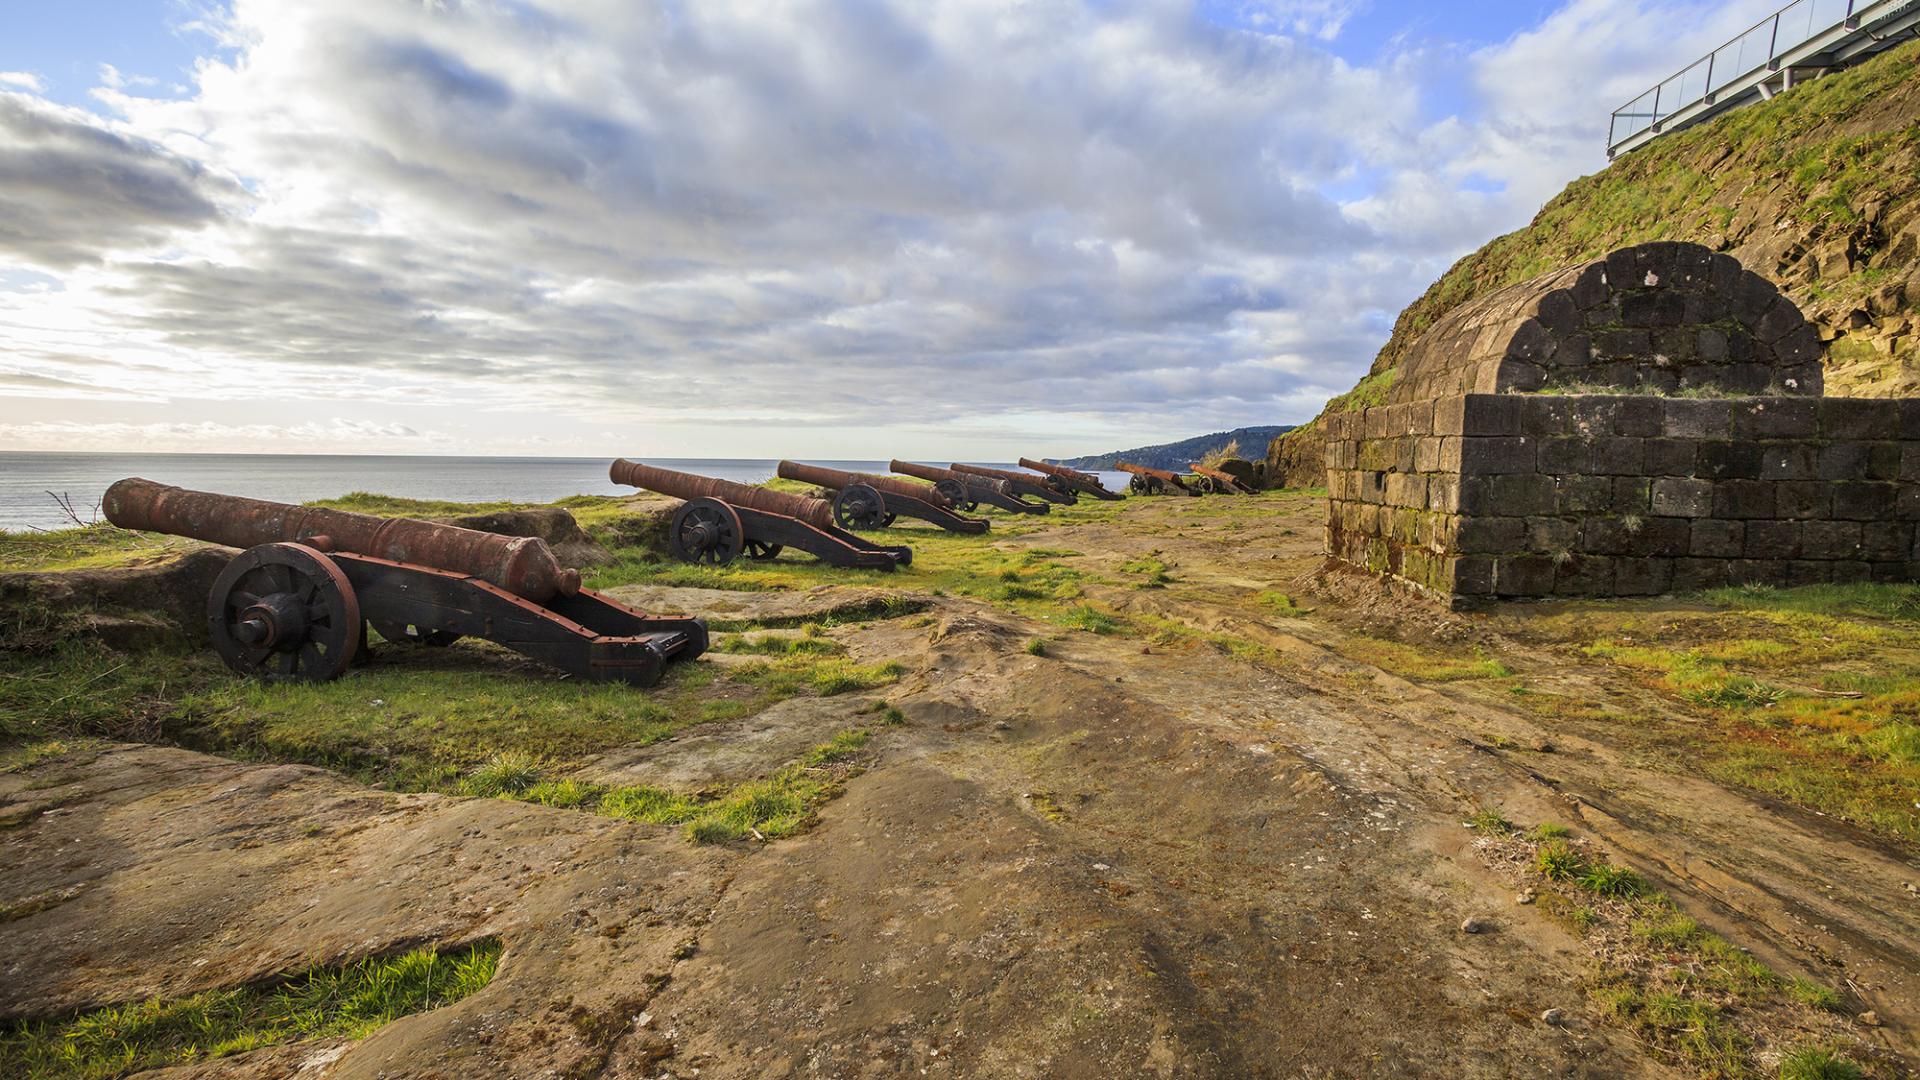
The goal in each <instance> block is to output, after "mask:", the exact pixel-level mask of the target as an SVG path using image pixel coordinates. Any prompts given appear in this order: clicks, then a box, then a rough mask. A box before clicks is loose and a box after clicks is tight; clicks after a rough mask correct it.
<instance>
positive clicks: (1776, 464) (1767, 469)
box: [1760, 442, 1821, 480]
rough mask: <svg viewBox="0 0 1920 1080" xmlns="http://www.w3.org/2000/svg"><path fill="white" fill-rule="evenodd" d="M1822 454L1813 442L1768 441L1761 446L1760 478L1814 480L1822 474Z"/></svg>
mask: <svg viewBox="0 0 1920 1080" xmlns="http://www.w3.org/2000/svg"><path fill="white" fill-rule="evenodd" d="M1820 454H1821V448H1820V447H1819V446H1817V445H1815V444H1813V443H1807V442H1776V443H1767V444H1766V445H1764V446H1762V447H1761V448H1760V479H1762V480H1812V479H1814V478H1815V477H1817V476H1819V475H1820V472H1819V468H1820Z"/></svg>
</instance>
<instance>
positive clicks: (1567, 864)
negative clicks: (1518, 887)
mask: <svg viewBox="0 0 1920 1080" xmlns="http://www.w3.org/2000/svg"><path fill="white" fill-rule="evenodd" d="M1533 869H1534V872H1535V873H1537V874H1539V875H1540V876H1541V877H1544V878H1546V879H1547V880H1548V881H1575V880H1578V879H1579V878H1580V877H1581V876H1582V875H1584V874H1585V873H1586V872H1587V860H1586V857H1585V856H1583V855H1581V854H1580V853H1579V852H1578V851H1576V850H1574V848H1572V847H1571V846H1569V845H1568V844H1567V843H1565V842H1564V841H1559V840H1553V841H1548V842H1547V843H1545V844H1542V845H1541V846H1540V850H1539V851H1537V852H1535V853H1534V856H1533Z"/></svg>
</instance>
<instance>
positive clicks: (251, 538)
mask: <svg viewBox="0 0 1920 1080" xmlns="http://www.w3.org/2000/svg"><path fill="white" fill-rule="evenodd" d="M103 507H104V509H105V511H106V515H107V520H108V521H111V522H112V523H113V524H115V525H118V526H119V527H121V528H123V529H139V530H143V531H147V532H163V533H171V534H172V535H175V536H185V537H190V538H192V539H195V540H205V541H207V542H209V543H214V544H224V545H227V546H229V547H238V548H244V549H245V550H243V551H242V552H241V553H240V554H239V555H236V556H235V557H234V559H233V561H232V562H230V563H228V564H227V566H226V568H225V569H224V570H222V571H221V572H220V575H219V576H218V577H217V578H216V579H215V580H214V583H213V588H212V590H211V591H210V592H209V593H208V596H207V627H208V630H209V631H210V633H211V636H212V638H213V648H214V651H215V652H217V653H218V654H219V655H220V658H221V659H222V660H224V661H225V662H226V664H227V666H228V667H230V668H232V669H233V670H234V671H237V672H239V673H240V674H242V675H250V676H254V677H256V678H259V679H263V680H266V681H269V682H326V681H328V680H330V679H336V678H339V677H340V676H341V675H344V674H346V672H347V669H348V668H349V667H350V666H352V665H353V663H354V662H355V661H356V659H359V658H361V657H363V656H364V655H365V651H364V650H365V649H366V628H367V625H368V624H371V625H372V627H373V629H375V630H377V631H379V633H380V636H381V637H383V638H386V639H387V640H388V641H390V642H393V643H395V644H398V645H450V644H452V643H453V642H455V641H457V640H459V639H460V638H462V637H477V638H484V639H486V640H488V641H492V642H494V643H496V644H499V645H504V646H506V647H507V648H509V649H512V650H514V651H515V652H518V653H520V654H522V655H524V656H528V657H531V658H533V659H535V660H539V661H541V662H543V663H546V664H549V665H551V666H553V667H556V668H559V669H560V670H562V671H565V672H567V673H568V674H570V675H575V676H578V677H580V678H584V679H588V680H592V681H594V682H605V681H611V680H618V681H621V682H626V683H631V684H633V685H636V686H652V685H653V684H655V683H657V682H659V681H660V678H661V676H662V675H663V674H665V672H666V666H667V664H668V663H669V662H670V661H679V660H691V659H693V658H694V657H697V656H699V655H700V654H701V653H703V652H705V651H706V649H707V626H706V624H705V623H704V622H702V621H700V620H699V619H690V618H684V617H680V616H654V615H646V614H643V613H641V612H638V611H635V610H633V609H632V608H629V607H626V606H625V605H622V604H619V603H615V602H614V601H612V600H609V599H607V598H606V597H604V596H601V595H600V594H599V593H596V592H594V591H593V590H591V589H583V588H581V587H580V572H579V571H578V570H571V569H566V568H563V567H562V566H560V564H559V563H558V562H557V561H555V559H554V557H553V552H552V551H551V550H550V549H549V548H548V547H547V544H546V541H544V540H540V539H538V538H534V537H516V536H498V535H495V534H493V533H484V532H479V531H476V530H474V529H462V528H459V527H457V526H454V525H439V524H435V523H433V522H430V521H419V520H415V519H412V518H380V517H374V516H372V515H370V514H355V513H349V512H347V511H344V510H326V509H321V508H319V507H311V506H291V505H288V504H286V503H276V502H266V501H263V500H260V499H245V498H239V497H237V496H231V495H216V494H212V493H209V492H204V491H188V490H186V489H184V488H177V487H170V486H168V485H166V484H156V483H154V482H153V481H151V480H141V479H138V478H129V479H126V480H121V481H119V482H118V483H115V484H114V485H113V486H112V487H110V488H108V489H107V494H106V498H105V499H104V500H103Z"/></svg>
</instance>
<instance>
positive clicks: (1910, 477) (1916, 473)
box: [1900, 442, 1920, 484]
mask: <svg viewBox="0 0 1920 1080" xmlns="http://www.w3.org/2000/svg"><path fill="white" fill-rule="evenodd" d="M1900 479H1901V480H1904V481H1906V482H1907V483H1910V484H1911V483H1920V443H1916V442H1902V443H1901V444H1900Z"/></svg>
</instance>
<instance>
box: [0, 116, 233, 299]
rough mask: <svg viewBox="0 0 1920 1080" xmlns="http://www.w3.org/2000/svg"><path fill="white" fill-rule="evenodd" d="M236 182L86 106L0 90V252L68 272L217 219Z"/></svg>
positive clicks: (231, 194)
mask: <svg viewBox="0 0 1920 1080" xmlns="http://www.w3.org/2000/svg"><path fill="white" fill-rule="evenodd" d="M237 191H238V189H237V188H236V187H235V186H234V185H233V184H231V183H230V182H227V181H225V180H222V179H218V178H216V177H213V176H211V175H209V173H208V171H207V170H206V169H205V168H204V167H203V166H201V165H200V164H199V163H197V162H194V161H190V160H187V159H185V158H182V157H180V156H178V155H176V154H173V153H170V152H169V151H167V150H166V149H165V148H163V147H161V146H160V145H158V144H157V143H154V142H150V141H147V140H145V139H139V138H135V137H132V136H128V135H124V134H121V133H118V132H116V131H113V130H110V129H109V128H107V127H106V126H105V125H103V124H101V123H100V122H99V121H97V120H96V119H95V118H93V117H90V116H88V115H87V114H85V113H80V112H75V111H73V110H68V109H61V108H59V107H57V106H54V105H50V104H49V103H47V102H45V101H42V100H40V99H38V98H35V97H32V96H29V95H27V94H20V93H7V92H0V251H4V252H6V253H7V254H9V255H12V256H14V257H16V258H18V259H20V260H23V261H25V262H27V263H30V264H34V265H38V266H42V267H49V268H55V269H68V268H72V267H75V266H79V265H83V264H86V263H94V262H99V261H101V260H102V259H103V258H105V257H106V255H107V254H108V253H110V252H113V251H117V250H124V249H128V248H140V247H144V246H148V245H151V244H154V243H157V242H159V241H161V240H164V239H165V238H166V237H167V236H168V235H169V234H170V233H171V232H173V231H174V230H178V229H183V228H189V229H190V228H196V227H199V226H203V225H206V224H208V223H210V222H213V221H215V220H217V219H218V218H219V217H220V207H219V204H218V200H220V199H222V198H230V197H232V196H234V195H235V194H237Z"/></svg>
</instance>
